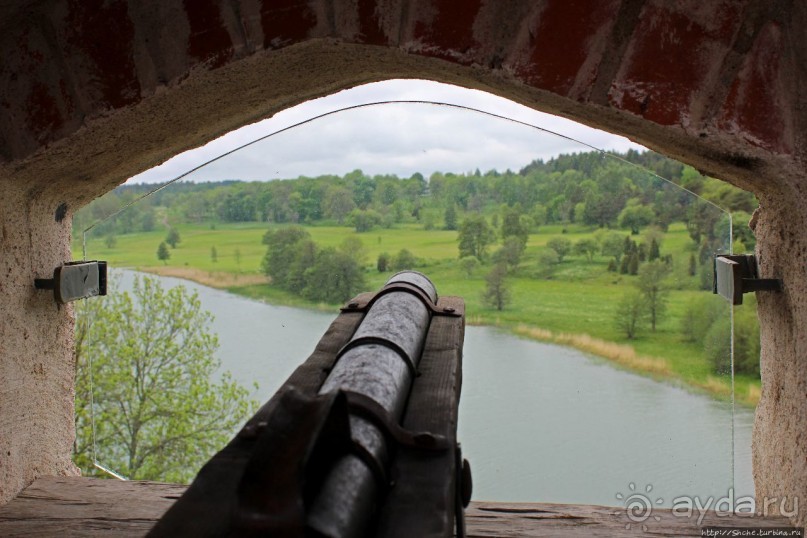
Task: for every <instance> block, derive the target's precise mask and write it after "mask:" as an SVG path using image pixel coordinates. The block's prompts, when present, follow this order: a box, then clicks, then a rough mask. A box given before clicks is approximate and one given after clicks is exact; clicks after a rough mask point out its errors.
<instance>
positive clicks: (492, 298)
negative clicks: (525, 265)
mask: <svg viewBox="0 0 807 538" xmlns="http://www.w3.org/2000/svg"><path fill="white" fill-rule="evenodd" d="M485 284H486V285H485V292H484V293H483V295H482V300H483V301H484V302H485V304H487V305H489V306H492V307H493V308H495V309H496V310H504V307H505V306H507V305H508V304H509V303H510V286H509V284H508V282H507V267H505V265H504V264H503V263H497V264H496V265H495V266H493V269H492V270H491V271H490V273H488V276H486V277H485Z"/></svg>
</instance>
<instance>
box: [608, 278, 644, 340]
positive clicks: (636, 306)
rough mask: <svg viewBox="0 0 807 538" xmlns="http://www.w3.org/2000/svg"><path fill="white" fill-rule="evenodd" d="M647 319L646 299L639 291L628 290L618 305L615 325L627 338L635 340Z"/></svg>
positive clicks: (615, 313)
mask: <svg viewBox="0 0 807 538" xmlns="http://www.w3.org/2000/svg"><path fill="white" fill-rule="evenodd" d="M646 317H647V309H646V304H645V300H644V297H642V294H641V293H639V291H637V290H628V292H627V293H625V295H623V296H622V299H621V300H620V301H619V304H617V307H616V311H615V312H614V324H615V325H616V328H617V330H619V331H620V332H622V334H624V335H625V337H626V338H628V339H630V340H633V339H634V338H636V336H637V335H638V333H639V327H640V325H641V322H642V321H643V320H644V319H645V318H646Z"/></svg>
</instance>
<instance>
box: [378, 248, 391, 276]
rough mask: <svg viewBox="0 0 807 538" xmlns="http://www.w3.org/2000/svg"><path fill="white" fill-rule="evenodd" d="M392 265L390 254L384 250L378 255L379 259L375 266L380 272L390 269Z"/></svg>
mask: <svg viewBox="0 0 807 538" xmlns="http://www.w3.org/2000/svg"><path fill="white" fill-rule="evenodd" d="M390 265H391V264H390V255H389V254H388V253H387V252H382V253H381V254H379V255H378V260H377V261H376V264H375V266H376V269H378V272H379V273H384V272H386V271H388V270H389V268H390Z"/></svg>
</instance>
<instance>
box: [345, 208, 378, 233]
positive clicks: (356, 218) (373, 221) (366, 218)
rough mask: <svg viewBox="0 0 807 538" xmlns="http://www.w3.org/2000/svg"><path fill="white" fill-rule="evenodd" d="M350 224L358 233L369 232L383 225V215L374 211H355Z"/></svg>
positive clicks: (351, 214)
mask: <svg viewBox="0 0 807 538" xmlns="http://www.w3.org/2000/svg"><path fill="white" fill-rule="evenodd" d="M348 220H349V222H350V223H351V224H352V225H353V227H354V228H355V229H356V231H357V232H359V233H362V232H369V231H370V230H372V229H373V228H374V227H375V226H378V225H379V224H381V220H382V219H381V215H379V214H378V213H377V212H376V211H373V210H372V209H354V210H353V211H352V212H351V213H350V215H349V217H348Z"/></svg>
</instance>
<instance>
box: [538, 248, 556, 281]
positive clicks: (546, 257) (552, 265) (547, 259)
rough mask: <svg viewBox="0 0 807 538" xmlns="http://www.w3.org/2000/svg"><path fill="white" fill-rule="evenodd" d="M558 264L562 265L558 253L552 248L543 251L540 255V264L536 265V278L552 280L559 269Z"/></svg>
mask: <svg viewBox="0 0 807 538" xmlns="http://www.w3.org/2000/svg"><path fill="white" fill-rule="evenodd" d="M558 263H560V258H559V257H558V253H557V252H555V251H554V250H552V249H551V248H546V249H543V250H542V251H541V252H539V253H538V263H537V265H536V270H535V277H536V278H552V275H554V274H555V269H556V268H557V265H558Z"/></svg>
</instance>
